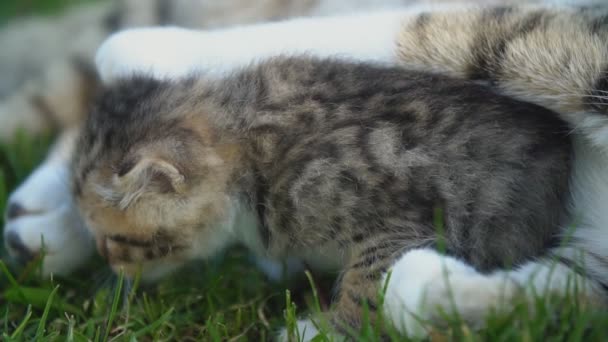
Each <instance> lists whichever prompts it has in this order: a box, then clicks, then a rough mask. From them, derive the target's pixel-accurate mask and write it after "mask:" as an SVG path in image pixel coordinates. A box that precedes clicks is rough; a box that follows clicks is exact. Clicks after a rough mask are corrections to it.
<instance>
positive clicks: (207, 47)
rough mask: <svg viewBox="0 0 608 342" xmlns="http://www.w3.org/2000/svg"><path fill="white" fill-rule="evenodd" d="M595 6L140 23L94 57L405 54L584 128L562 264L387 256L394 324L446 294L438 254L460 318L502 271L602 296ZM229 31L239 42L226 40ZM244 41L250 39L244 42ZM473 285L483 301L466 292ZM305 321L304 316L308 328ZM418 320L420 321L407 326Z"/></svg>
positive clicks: (207, 66)
mask: <svg viewBox="0 0 608 342" xmlns="http://www.w3.org/2000/svg"><path fill="white" fill-rule="evenodd" d="M595 13H598V11H593V12H591V11H586V10H582V11H574V12H568V11H563V10H562V11H553V10H545V9H538V8H521V9H501V10H489V11H479V10H466V11H465V12H463V13H458V14H455V13H453V12H450V13H447V14H441V13H433V14H422V15H421V14H419V13H415V12H390V13H376V14H370V15H365V16H356V17H346V18H328V19H315V20H299V21H292V22H286V23H278V24H270V25H262V26H254V27H245V28H240V29H234V30H226V31H216V32H202V33H195V32H191V31H181V30H173V29H163V30H141V31H132V32H126V33H123V34H119V35H117V36H115V37H114V38H112V39H110V40H109V41H108V42H107V43H106V44H105V45H104V46H103V47H102V49H101V50H100V53H99V54H98V59H97V61H98V67H99V69H100V72H101V75H102V77H103V78H104V79H105V80H106V81H107V82H112V81H113V80H114V79H116V78H119V77H122V76H125V75H130V74H131V73H133V72H134V71H150V70H151V71H152V72H153V73H154V74H155V75H156V76H158V77H159V78H163V77H168V78H178V77H181V76H183V75H184V74H185V73H187V72H189V71H190V69H202V70H205V71H209V73H208V75H209V76H210V77H212V76H214V75H215V76H221V75H223V74H224V73H226V72H228V71H230V70H233V69H234V68H235V67H239V66H242V65H245V64H248V63H249V62H250V61H251V60H253V59H256V58H260V57H268V56H273V55H276V54H280V53H300V52H306V53H308V54H312V55H317V56H321V57H324V56H335V55H336V54H339V55H340V57H341V58H345V59H357V60H363V61H379V62H383V63H387V64H405V65H408V67H416V68H421V69H428V70H433V71H439V72H444V73H448V74H452V75H456V76H460V77H466V78H472V79H475V80H480V81H484V82H485V81H487V82H490V83H491V84H493V86H495V87H496V88H497V89H499V90H500V91H501V92H503V93H505V94H507V95H511V96H514V97H519V98H522V99H525V100H528V101H531V102H536V103H538V104H541V105H543V106H546V107H548V108H551V109H553V110H555V111H557V112H558V113H559V114H560V115H561V116H562V118H563V119H565V120H566V121H568V122H569V123H570V124H571V125H572V127H573V128H576V129H577V131H576V132H577V133H579V134H578V135H576V137H575V149H576V151H575V163H574V174H573V179H572V189H571V191H572V200H571V203H572V204H573V210H574V213H575V215H576V216H577V218H578V219H577V229H576V230H575V231H574V233H573V234H574V238H573V239H572V240H570V242H569V244H568V245H566V246H564V247H562V248H556V249H555V250H552V253H551V254H552V255H555V256H557V258H556V259H557V260H558V263H557V264H554V263H553V262H551V261H550V260H551V258H552V257H553V256H551V257H548V258H547V259H539V260H537V261H535V262H530V263H528V264H525V265H523V266H521V267H520V268H518V269H517V270H514V271H510V272H498V273H493V274H490V275H481V274H479V273H477V272H476V271H474V270H473V269H471V268H470V267H467V266H466V265H464V264H463V263H462V262H460V261H458V260H456V259H452V258H444V257H441V256H440V255H438V254H437V253H434V252H433V251H432V250H416V251H415V253H414V252H412V253H408V254H405V255H404V256H403V257H402V258H401V259H400V260H399V261H397V263H396V264H395V265H394V267H393V269H394V274H393V279H392V281H391V283H390V284H389V288H388V295H391V296H395V298H397V299H398V298H401V300H394V301H390V302H389V305H387V306H385V310H386V311H387V313H388V314H389V316H390V315H391V314H394V315H395V316H394V320H395V322H396V323H397V324H399V321H400V319H401V318H402V317H401V316H402V314H403V307H402V305H405V306H406V307H407V308H408V309H410V310H413V311H414V312H415V313H417V314H420V316H422V317H423V318H424V317H430V315H431V314H432V310H431V309H434V308H435V304H442V303H445V302H447V301H446V299H445V298H446V297H445V296H446V293H445V281H444V279H443V277H442V274H443V273H442V267H441V262H442V259H443V261H445V265H446V266H447V267H448V271H449V274H450V276H449V278H450V283H451V286H452V290H453V292H454V298H455V299H456V303H455V306H456V309H458V310H460V311H462V312H463V315H464V316H465V317H469V316H470V315H471V314H475V313H479V312H482V311H483V309H484V308H486V307H488V306H492V305H495V304H497V302H498V300H499V298H500V291H497V288H499V287H500V286H499V285H500V284H503V282H504V279H505V277H508V278H509V279H510V281H511V283H515V284H519V285H521V286H523V287H524V288H526V289H528V287H527V284H531V285H532V287H533V290H535V291H536V292H537V293H539V292H540V293H542V292H544V291H547V290H552V291H566V290H567V284H568V279H570V278H571V277H574V278H577V277H588V279H587V282H586V283H585V286H584V287H581V288H580V290H581V291H582V292H583V293H584V294H585V295H587V296H588V297H589V298H593V299H595V298H596V297H597V298H599V299H600V302H601V301H602V300H605V294H604V293H603V289H602V288H605V285H602V284H606V283H607V280H608V279H607V277H608V272H606V267H607V266H608V265H606V253H605V249H606V248H605V246H606V243H607V239H608V232H607V231H606V227H604V225H603V222H605V221H606V220H605V218H604V217H603V215H606V214H604V213H606V210H604V208H603V207H602V205H604V203H606V201H605V195H604V194H605V193H606V192H605V190H608V189H606V188H608V186H607V184H606V181H604V180H603V175H604V174H605V173H604V171H605V170H607V169H606V165H605V163H606V160H605V159H606V158H605V157H604V155H603V153H605V152H603V150H602V149H603V148H604V146H605V140H606V137H607V136H606V127H605V126H604V124H603V123H604V120H603V115H604V113H605V111H604V108H603V107H602V105H603V103H604V101H605V96H604V94H606V91H608V89H605V88H606V84H607V82H605V78H604V72H603V67H604V66H605V65H606V63H607V62H608V58H607V56H606V54H607V53H608V52H607V51H608V49H607V48H606V47H607V46H606V45H607V42H606V27H605V26H604V21H603V17H602V16H600V15H598V14H595ZM370 28H371V29H370ZM329 33H331V34H329ZM303 34H306V36H305V37H302V35H303ZM297 35H300V36H299V39H297V40H296V39H294V36H297ZM309 35H310V36H309ZM256 37H257V39H258V40H257V41H256V40H255V39H254V38H256ZM307 37H308V38H307ZM229 41H234V42H237V43H235V44H230V45H229V44H227V42H229ZM134 42H137V43H134ZM241 42H248V43H249V44H250V45H249V44H248V45H239V44H240V43H241ZM170 47H174V48H175V49H171V48H170ZM168 51H187V52H188V53H184V54H179V55H176V54H173V53H167V52H168ZM590 99H591V100H590ZM579 253H583V254H584V260H585V266H586V267H585V268H584V269H583V271H581V270H580V269H579V267H577V265H578V264H579V261H580V259H579V258H578V257H579V255H580V254H579ZM421 264H423V265H425V266H424V272H423V273H421V272H417V273H415V274H417V275H418V276H417V277H413V278H412V279H408V281H407V282H405V281H399V278H400V277H402V276H403V275H405V274H412V272H415V270H417V269H418V270H419V268H420V265H421ZM433 265H434V266H435V267H433ZM551 273H552V277H550V276H549V275H550V274H551ZM404 284H407V288H406V287H404ZM425 285H427V286H426V288H427V289H428V293H430V294H437V295H429V297H428V299H429V300H430V301H426V302H425V301H424V298H423V296H422V293H420V291H416V289H422V288H424V286H425ZM470 293H475V296H476V297H477V298H482V299H483V300H478V301H475V302H471V301H469V300H467V294H470ZM406 294H407V295H406ZM413 294H420V295H413ZM441 294H443V296H441ZM460 299H461V301H460ZM474 318H479V317H474ZM408 322H410V323H407V322H406V324H405V326H408V328H410V329H411V328H412V327H413V326H415V324H416V322H415V321H414V320H411V321H408ZM303 324H306V323H303ZM311 329H313V327H312V326H309V328H308V329H307V331H311ZM414 331H421V330H420V329H416V328H415V327H414Z"/></svg>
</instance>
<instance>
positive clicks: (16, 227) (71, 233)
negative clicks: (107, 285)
mask: <svg viewBox="0 0 608 342" xmlns="http://www.w3.org/2000/svg"><path fill="white" fill-rule="evenodd" d="M73 143H74V132H67V133H65V134H64V135H63V136H62V137H61V138H60V139H59V141H58V142H57V143H56V145H55V147H54V148H53V150H52V151H51V153H50V155H49V157H48V158H47V160H46V161H45V162H44V163H43V164H42V165H41V166H40V167H38V168H37V169H36V170H35V171H34V173H32V174H31V175H30V176H29V177H28V178H27V179H26V180H25V182H24V183H23V184H22V185H21V186H19V187H18V188H17V190H15V192H13V193H12V194H11V196H10V198H9V203H18V204H19V205H20V206H21V207H23V208H24V209H25V210H26V211H27V212H28V214H26V215H23V216H20V217H18V218H16V219H13V220H7V222H6V225H5V227H4V234H5V236H6V234H8V233H9V232H15V233H17V235H18V236H19V238H20V239H21V241H22V242H23V244H24V245H25V246H26V247H27V248H28V250H29V251H30V252H31V253H39V252H40V251H41V249H42V248H43V245H44V253H45V258H44V261H43V264H42V272H43V274H45V275H49V274H51V273H55V274H68V273H70V272H72V271H73V270H75V269H76V268H78V267H80V266H82V265H83V264H84V263H86V261H88V260H89V258H90V256H91V255H92V254H93V251H94V250H95V247H94V244H93V239H92V237H91V235H90V234H89V233H88V231H87V230H86V229H85V227H84V224H83V221H82V219H81V217H80V215H79V214H78V210H77V209H76V208H75V206H74V203H73V199H72V194H71V192H70V171H69V161H68V160H69V155H70V153H71V148H72V147H73ZM9 253H10V249H9Z"/></svg>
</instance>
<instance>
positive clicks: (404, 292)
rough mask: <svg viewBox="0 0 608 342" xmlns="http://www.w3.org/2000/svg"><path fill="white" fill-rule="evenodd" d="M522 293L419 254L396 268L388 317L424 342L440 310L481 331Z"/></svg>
mask: <svg viewBox="0 0 608 342" xmlns="http://www.w3.org/2000/svg"><path fill="white" fill-rule="evenodd" d="M387 276H388V274H387V275H385V276H384V277H383V282H382V284H383V285H384V283H385V282H386V279H387ZM517 291H518V286H517V285H516V284H515V283H513V282H512V281H510V280H507V279H505V278H504V277H498V276H494V277H489V276H484V275H482V274H480V273H478V272H477V271H475V270H474V269H473V268H472V267H470V266H468V265H467V264H465V263H463V262H461V261H459V260H457V259H455V258H452V257H447V256H442V255H440V254H439V253H437V252H436V251H434V250H432V249H415V250H412V251H409V252H407V253H405V254H404V255H403V256H402V257H401V258H400V259H399V260H398V261H397V262H396V263H395V264H394V265H393V268H392V273H391V277H390V281H389V283H388V287H387V292H386V296H385V302H384V313H385V315H386V318H387V319H388V320H389V321H390V322H391V323H392V324H393V325H394V326H395V327H396V328H397V330H398V331H399V332H400V333H402V334H407V335H408V336H410V337H416V338H422V337H425V336H427V334H428V331H427V329H426V325H427V323H433V320H434V319H437V318H438V316H437V315H438V313H439V312H440V310H443V311H445V312H448V313H449V312H458V313H459V314H460V315H461V317H463V319H465V321H467V322H468V323H469V324H472V325H474V326H479V325H481V324H482V323H483V321H484V317H485V315H486V314H487V312H488V310H489V309H491V308H495V307H499V306H500V305H503V304H504V303H505V299H507V300H508V299H509V298H511V297H512V296H513V295H515V294H516V293H517Z"/></svg>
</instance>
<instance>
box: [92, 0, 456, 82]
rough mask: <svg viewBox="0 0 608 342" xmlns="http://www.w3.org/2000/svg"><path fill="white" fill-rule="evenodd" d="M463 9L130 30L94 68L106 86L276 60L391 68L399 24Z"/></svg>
mask: <svg viewBox="0 0 608 342" xmlns="http://www.w3.org/2000/svg"><path fill="white" fill-rule="evenodd" d="M463 6H465V5H463V4H444V5H441V6H439V5H431V4H427V5H424V6H422V5H421V6H412V7H409V8H407V9H399V10H397V9H395V10H390V11H374V12H367V13H359V14H351V15H345V16H336V17H317V18H300V19H292V20H288V21H282V22H276V23H265V24H258V25H250V26H242V27H234V28H228V29H222V30H215V31H198V30H188V29H181V28H176V27H169V28H167V27H164V28H142V29H132V30H127V31H122V32H119V33H116V34H114V35H112V36H110V38H108V39H107V40H106V41H105V42H104V43H103V44H102V45H101V47H100V48H99V50H98V51H97V55H96V57H95V62H96V65H97V69H98V71H99V72H100V75H101V78H102V80H103V81H104V82H106V83H111V82H113V81H115V80H117V79H120V78H122V77H125V76H130V75H132V74H134V73H144V74H148V75H150V76H153V77H156V78H161V79H165V78H167V79H172V78H180V77H184V76H187V75H188V74H191V73H198V72H202V73H203V74H205V75H206V76H208V77H218V76H222V75H225V74H226V73H229V72H232V71H234V70H235V69H238V68H242V67H245V66H247V65H249V64H251V63H253V62H256V61H259V60H262V59H265V58H268V57H273V56H278V55H299V54H308V55H311V56H316V57H335V58H344V59H351V60H356V61H369V62H378V63H387V64H391V65H392V64H395V63H396V60H395V48H396V38H397V34H398V33H399V30H400V29H401V28H402V25H403V24H404V23H406V22H407V21H408V20H411V19H412V18H414V16H415V15H417V14H419V13H421V12H423V11H429V10H452V9H462V8H463Z"/></svg>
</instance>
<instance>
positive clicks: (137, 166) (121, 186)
mask: <svg viewBox="0 0 608 342" xmlns="http://www.w3.org/2000/svg"><path fill="white" fill-rule="evenodd" d="M114 184H115V186H116V187H117V190H118V191H119V192H120V193H121V195H122V196H121V197H122V198H121V200H120V206H121V207H124V208H126V207H127V206H128V205H129V204H130V203H131V202H133V201H134V200H136V199H137V198H139V197H141V196H142V195H143V194H146V193H157V194H160V193H183V192H184V191H185V190H186V177H185V176H184V174H183V173H182V172H180V171H179V169H178V168H177V167H176V166H175V165H173V164H172V163H171V162H169V161H166V160H163V159H160V158H142V159H140V160H138V161H136V162H132V161H131V162H125V163H124V164H123V165H121V166H120V168H119V169H118V172H117V173H116V174H115V176H114Z"/></svg>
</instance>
